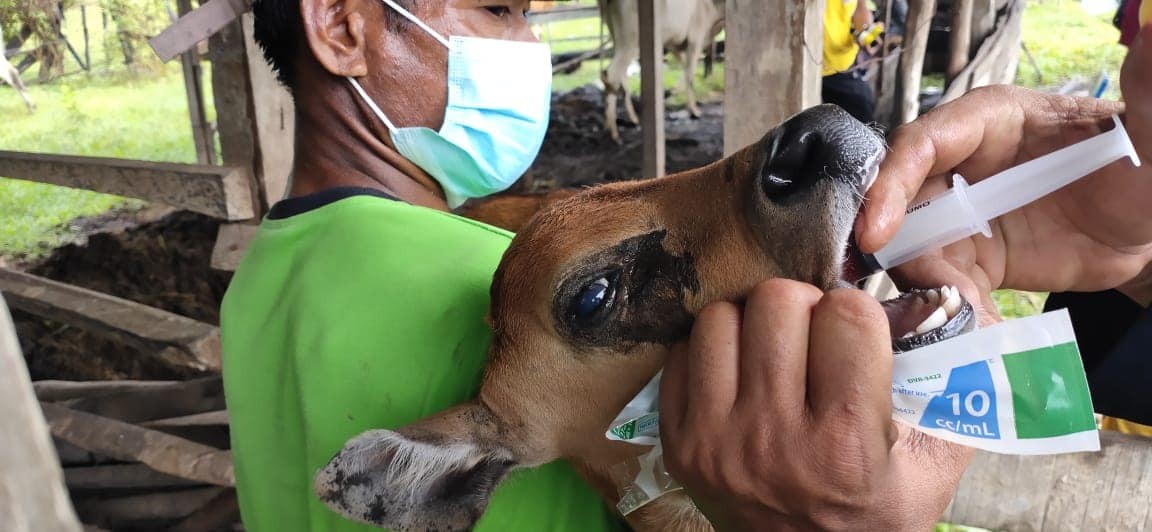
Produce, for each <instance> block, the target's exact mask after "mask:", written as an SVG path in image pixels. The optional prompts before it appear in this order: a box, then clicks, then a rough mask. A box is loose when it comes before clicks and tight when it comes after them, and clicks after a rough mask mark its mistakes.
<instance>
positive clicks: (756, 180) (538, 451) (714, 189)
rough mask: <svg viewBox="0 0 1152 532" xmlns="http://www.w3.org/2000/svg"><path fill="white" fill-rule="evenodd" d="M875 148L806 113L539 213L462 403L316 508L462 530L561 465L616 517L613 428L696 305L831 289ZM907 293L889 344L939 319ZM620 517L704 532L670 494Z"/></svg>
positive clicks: (361, 445) (359, 466) (838, 121)
mask: <svg viewBox="0 0 1152 532" xmlns="http://www.w3.org/2000/svg"><path fill="white" fill-rule="evenodd" d="M883 152H884V144H883V141H882V139H881V137H880V136H879V135H878V134H876V133H875V132H873V131H872V130H870V129H868V128H867V127H865V126H864V125H863V124H861V123H859V122H857V121H855V120H854V119H852V118H851V117H849V116H848V114H847V113H845V112H844V111H842V110H840V109H839V108H837V107H832V106H820V107H816V108H813V109H810V110H808V111H805V112H804V113H801V114H799V115H797V116H795V117H793V118H792V119H790V120H789V121H787V122H786V123H784V124H782V125H781V126H779V127H777V128H775V129H773V130H772V131H770V132H769V133H768V134H767V135H766V136H765V137H764V138H763V139H762V140H760V141H759V142H757V143H755V144H753V145H751V146H748V147H747V148H745V149H744V150H742V151H740V152H738V153H736V154H735V155H733V156H731V157H729V158H727V159H724V160H721V161H718V162H716V163H714V164H711V165H709V166H706V167H704V168H700V169H697V170H692V171H688V172H684V173H681V174H678V175H674V176H671V177H667V178H663V179H657V180H650V181H642V182H628V183H617V184H610V185H603V186H600V187H595V188H592V189H589V190H587V191H585V192H583V193H580V194H578V195H576V196H574V197H572V198H569V199H567V200H564V201H561V202H558V203H556V204H554V205H552V206H551V207H549V208H547V209H546V210H545V211H543V212H541V213H540V214H539V215H537V216H536V217H534V218H533V219H532V220H531V221H530V222H529V223H528V224H527V226H526V227H524V228H523V229H522V230H521V232H520V233H519V234H518V235H517V237H516V238H515V240H513V242H512V245H511V247H510V248H509V250H508V252H507V253H506V255H505V256H504V259H503V261H502V263H501V265H500V268H499V269H498V271H497V272H496V276H495V280H494V283H493V285H492V308H491V319H492V326H493V339H492V343H491V348H490V351H489V357H490V358H489V362H488V367H487V372H486V374H485V376H484V382H483V385H482V388H481V390H480V393H479V396H478V397H477V398H476V399H475V401H473V402H471V403H468V404H464V405H460V406H457V407H454V408H452V409H449V410H447V411H444V412H442V413H440V414H436V415H433V416H431V417H429V418H427V419H424V420H422V421H419V422H417V423H414V424H412V425H409V426H406V427H402V428H399V429H397V430H395V431H391V430H376V431H371V432H367V433H365V434H362V435H360V436H359V437H357V438H355V439H353V440H352V441H350V442H349V443H348V444H347V445H346V446H345V448H344V450H343V451H341V452H340V453H339V455H337V456H336V457H335V458H333V459H332V461H331V462H330V463H329V464H328V466H327V467H325V468H324V470H322V471H321V472H320V473H319V475H318V476H317V479H316V490H317V493H318V495H319V496H320V497H321V499H323V500H324V501H325V502H326V503H327V504H329V505H330V506H331V507H332V508H334V509H336V510H337V511H339V512H341V513H343V514H345V515H347V516H349V517H351V518H353V519H357V520H361V521H366V522H371V523H375V524H379V525H383V526H387V527H389V528H393V529H399V530H426V529H436V530H464V529H468V528H470V527H472V525H473V524H474V523H475V522H476V520H477V519H478V518H479V517H480V515H482V513H483V512H484V509H485V507H486V505H487V503H488V499H489V495H490V494H491V492H492V490H493V489H494V488H495V486H496V485H497V484H498V483H499V482H500V480H501V479H502V478H503V477H504V476H505V475H506V474H507V473H508V472H509V471H511V470H512V469H515V468H521V467H532V466H536V465H540V464H544V463H547V462H550V461H553V460H556V459H561V458H564V459H568V460H570V461H571V462H572V463H574V464H575V465H576V467H577V469H578V470H579V471H580V473H581V474H582V475H583V476H584V477H585V478H586V479H587V480H588V482H590V483H591V484H592V485H593V486H595V487H596V488H597V489H598V490H599V491H600V492H601V494H602V496H603V497H604V499H605V500H606V501H609V502H610V503H611V504H615V503H616V502H617V500H618V498H619V496H620V494H619V493H618V492H617V490H616V488H615V486H614V484H613V482H612V481H611V477H610V469H611V468H612V467H613V466H614V465H615V464H619V463H621V462H624V461H626V460H629V459H631V458H634V457H636V456H637V455H639V454H642V453H643V452H644V451H646V448H644V447H638V446H634V445H630V444H627V443H621V442H614V441H609V440H607V439H606V438H605V437H604V432H605V430H606V428H607V426H608V424H609V423H610V421H611V420H612V419H613V417H614V416H615V415H616V414H617V413H618V412H619V411H620V409H621V408H622V407H623V406H624V404H625V403H627V402H628V401H629V399H631V398H632V397H633V396H634V395H635V394H636V393H637V391H639V390H640V388H641V387H642V386H643V385H644V384H645V383H646V382H647V381H648V380H650V379H651V378H652V377H653V375H655V373H656V372H657V371H658V370H659V368H660V367H661V365H662V364H663V360H664V357H665V355H666V353H667V350H668V348H669V346H670V345H671V344H673V343H675V342H678V341H680V340H683V339H684V338H685V337H686V336H687V334H688V333H689V331H690V327H691V324H692V320H693V316H694V315H695V314H696V313H697V311H698V310H699V309H700V308H701V307H703V306H704V305H705V304H706V303H708V302H711V301H716V300H728V301H740V300H741V299H742V298H743V297H744V296H745V295H746V294H747V293H748V291H749V290H750V289H751V288H752V287H753V286H755V285H756V284H758V283H760V282H761V281H764V280H766V279H769V278H774V277H785V278H790V279H796V280H801V281H805V282H808V283H811V284H814V285H816V286H819V287H823V288H824V289H831V288H834V287H838V286H843V285H844V284H845V280H844V279H843V278H842V277H843V275H844V274H845V271H844V268H843V264H844V257H845V254H846V249H847V248H849V245H848V243H849V241H850V232H851V229H852V224H853V220H854V218H855V215H856V212H857V210H858V209H859V207H860V203H861V198H862V193H863V191H864V190H865V188H866V186H867V185H868V184H869V183H870V180H871V178H873V177H874V176H875V172H876V168H877V165H878V163H879V162H880V160H881V158H882V155H883ZM923 294H925V293H923V292H921V293H919V294H913V295H911V296H905V297H903V298H901V299H899V300H897V301H895V302H893V303H889V304H888V309H887V310H889V318H890V322H891V323H892V324H893V331H894V332H896V333H898V334H895V335H894V337H896V338H901V341H905V342H906V341H910V340H914V339H915V338H918V337H920V335H918V334H916V333H915V332H913V333H911V335H910V336H905V335H904V334H902V333H903V332H905V331H912V330H913V329H914V328H915V327H916V324H917V323H920V322H921V321H923V320H924V319H925V318H926V317H927V316H928V315H929V314H932V313H933V312H934V311H936V309H937V308H938V307H940V306H942V303H941V302H940V300H941V298H940V297H939V293H938V292H935V298H936V299H935V303H932V304H924V303H926V302H929V299H930V298H929V297H927V296H924V295H923ZM953 318H955V319H953ZM961 319H971V313H970V312H969V313H968V316H967V317H966V318H962V317H960V316H957V315H956V313H955V312H954V311H950V312H949V320H948V321H949V323H948V324H946V325H945V327H944V328H949V327H952V326H953V325H954V322H955V321H959V320H961ZM897 324H900V325H897ZM938 331H939V329H934V330H933V331H929V332H928V333H925V334H929V335H931V334H937V333H938ZM666 437H675V435H666ZM628 520H629V522H630V523H631V524H632V526H633V527H634V528H635V529H637V530H707V529H710V525H709V524H708V522H707V521H706V520H705V519H704V518H703V516H702V515H701V514H699V513H698V512H697V511H696V509H695V507H694V505H693V504H692V502H691V501H690V500H689V499H688V498H687V496H685V495H684V494H683V493H682V492H678V493H673V494H670V495H667V496H664V497H662V498H659V499H657V500H656V501H654V502H652V503H650V504H648V505H647V506H644V507H643V508H640V509H639V510H637V511H636V512H634V513H632V514H630V515H629V516H628Z"/></svg>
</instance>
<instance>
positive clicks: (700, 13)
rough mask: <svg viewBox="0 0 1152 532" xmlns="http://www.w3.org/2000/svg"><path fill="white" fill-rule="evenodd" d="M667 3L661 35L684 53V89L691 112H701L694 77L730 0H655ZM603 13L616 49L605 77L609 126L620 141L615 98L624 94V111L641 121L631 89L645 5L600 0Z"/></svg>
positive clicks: (671, 47) (635, 1) (669, 45)
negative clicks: (630, 76) (631, 71)
mask: <svg viewBox="0 0 1152 532" xmlns="http://www.w3.org/2000/svg"><path fill="white" fill-rule="evenodd" d="M656 1H658V2H663V11H662V13H663V17H662V19H661V20H660V21H659V23H660V35H661V36H662V38H663V40H664V49H665V50H668V51H671V52H674V53H676V54H677V55H678V56H679V59H680V63H681V64H683V65H684V90H685V91H686V93H687V97H688V112H689V113H691V114H692V116H693V117H694V118H699V117H700V108H699V106H697V105H696V91H695V89H694V87H693V85H692V80H693V79H694V78H695V75H696V63H697V61H699V59H700V53H701V52H702V51H703V50H704V48H705V47H706V46H708V45H709V44H710V43H711V42H712V41H713V40H714V39H715V38H716V35H717V34H718V33H720V30H721V29H723V27H724V26H723V22H724V3H725V0H656ZM596 3H597V4H598V5H599V7H600V17H601V18H602V19H603V20H604V23H605V25H607V26H608V32H609V34H610V35H611V36H612V42H613V46H614V47H615V52H614V53H613V54H612V61H611V62H610V63H608V68H607V69H605V70H604V72H602V73H601V80H602V81H603V82H604V96H605V100H604V125H605V126H606V127H607V128H608V131H609V133H610V134H611V136H612V140H615V141H617V142H619V140H620V131H619V130H618V129H617V128H616V99H617V97H618V93H621V92H622V93H623V94H624V111H625V112H626V113H627V114H628V120H630V121H631V122H632V123H633V124H636V123H639V121H640V120H639V118H638V117H637V116H636V109H635V108H634V107H633V105H632V98H631V97H630V96H629V94H628V85H627V83H626V81H627V79H628V67H629V65H631V64H632V63H634V62H636V61H637V60H638V59H640V8H639V5H638V0H597V2H596Z"/></svg>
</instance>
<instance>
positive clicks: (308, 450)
mask: <svg viewBox="0 0 1152 532" xmlns="http://www.w3.org/2000/svg"><path fill="white" fill-rule="evenodd" d="M527 7H528V1H527V0H489V1H477V0H437V1H432V0H426V1H421V2H415V1H412V0H257V2H256V3H255V5H254V8H253V9H254V13H255V36H256V40H257V42H258V43H259V44H260V45H261V47H262V48H263V50H264V52H265V56H266V57H267V58H268V60H269V62H270V63H271V64H272V66H273V67H274V68H275V69H276V71H277V74H278V76H279V78H280V80H281V81H282V82H283V83H284V84H285V85H286V86H287V87H288V88H289V90H290V91H291V92H292V94H293V96H294V98H295V102H296V113H297V121H296V130H297V134H296V135H297V136H296V150H295V161H294V166H293V173H292V180H291V185H290V190H289V192H288V198H287V199H285V200H283V201H281V202H279V203H277V204H276V205H275V206H273V208H272V209H271V211H270V212H269V213H268V216H267V218H266V219H265V220H264V221H263V223H262V224H261V227H260V230H259V232H258V234H257V236H256V238H255V239H254V241H253V242H252V244H251V247H250V248H249V250H248V252H247V255H246V256H245V258H244V261H243V262H242V264H241V265H240V267H239V269H238V270H237V271H236V275H235V277H234V278H233V281H232V284H231V286H230V287H229V290H228V293H227V295H226V296H225V299H224V304H223V309H222V318H221V328H222V331H223V332H222V335H223V341H224V383H225V391H226V395H227V399H228V409H229V414H230V416H231V422H232V448H233V453H234V457H235V462H236V479H237V489H238V495H239V499H240V507H241V513H242V517H243V519H244V524H245V526H246V528H247V529H248V530H250V531H254V532H263V531H276V532H287V531H296V530H301V531H343V530H362V529H368V527H366V526H364V525H360V524H357V523H354V522H353V521H350V520H347V519H345V518H343V517H341V516H339V515H337V514H336V513H334V512H332V511H331V510H329V509H328V508H327V507H325V506H324V505H323V504H322V503H321V502H320V501H319V500H318V499H317V498H316V496H314V495H313V492H312V480H313V476H314V475H315V473H316V471H317V470H318V469H320V468H321V467H322V466H323V465H324V464H325V463H326V462H327V461H328V459H330V458H331V457H332V456H333V455H334V454H335V453H336V452H337V451H339V450H340V448H341V447H342V446H343V444H344V443H345V442H346V441H347V440H348V439H349V438H352V437H354V436H355V435H357V434H359V433H361V432H363V431H365V430H368V429H374V428H397V427H400V426H403V425H405V424H408V423H411V422H413V421H416V420H418V419H420V418H422V417H424V416H427V415H429V414H432V413H434V412H436V411H439V410H442V409H444V408H446V407H448V406H451V405H453V404H457V403H461V402H464V401H466V400H468V399H469V398H471V397H472V396H474V394H475V392H476V389H477V388H478V385H479V381H480V375H481V371H482V368H483V365H484V354H485V351H486V349H487V344H488V339H489V334H490V332H489V330H488V327H487V326H486V324H485V322H484V314H485V312H486V311H487V308H488V287H489V284H490V282H491V278H492V272H493V271H495V268H496V266H497V263H498V262H499V260H500V256H501V255H502V253H503V252H504V249H505V247H506V246H507V245H508V242H509V239H510V237H511V235H510V234H509V233H506V232H504V231H501V230H498V229H495V228H493V227H490V226H486V225H483V224H480V223H476V222H473V221H469V220H466V219H463V218H459V217H456V216H453V215H451V214H449V213H448V210H449V209H450V208H451V207H454V206H456V205H458V204H460V203H461V202H462V201H464V200H465V199H467V198H471V197H479V196H483V195H486V194H490V193H492V192H496V191H498V190H501V189H503V188H505V187H506V186H508V185H509V184H511V182H513V181H514V180H515V179H516V178H518V177H519V176H520V175H521V174H522V173H523V172H524V170H525V169H526V168H527V166H528V164H530V163H531V160H532V159H533V158H534V157H535V155H536V152H537V151H538V149H539V146H540V142H541V141H542V139H543V135H544V129H545V128H546V125H547V113H548V102H549V97H550V76H551V69H550V55H549V54H548V51H547V48H546V47H545V46H544V45H541V44H537V43H535V40H536V39H535V37H534V36H533V35H532V33H531V30H530V27H529V25H528V23H527V21H526V19H525V17H524V13H525V11H526V10H527ZM477 37H479V38H480V39H477ZM619 526H620V525H619V521H618V520H617V519H616V517H615V516H614V514H613V513H612V512H611V511H609V510H608V509H607V508H606V507H605V506H604V505H603V504H602V503H601V502H600V500H599V498H598V497H597V496H596V494H595V493H594V492H593V490H592V489H591V488H590V487H588V486H587V485H586V484H585V483H584V482H583V481H582V480H581V479H579V478H578V477H577V476H576V474H575V473H574V472H573V471H572V469H571V467H570V466H569V465H568V464H566V463H553V464H549V465H546V466H543V467H540V468H537V469H534V470H528V471H521V472H517V473H514V474H513V475H512V476H511V477H510V478H509V479H508V480H506V481H505V482H504V483H503V484H502V486H501V487H500V488H499V489H498V490H497V491H496V493H495V495H494V496H493V498H492V500H491V504H490V505H489V507H488V510H487V512H486V513H485V515H484V517H483V519H482V520H481V521H480V522H479V525H478V528H479V529H481V530H498V531H518V530H525V531H542V530H557V531H565V530H571V531H577V530H578V531H593V532H594V531H599V530H611V529H615V528H618V527H619Z"/></svg>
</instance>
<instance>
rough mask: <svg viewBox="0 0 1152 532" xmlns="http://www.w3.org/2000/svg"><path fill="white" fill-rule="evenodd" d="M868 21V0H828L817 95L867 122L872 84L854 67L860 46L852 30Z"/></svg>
mask: <svg viewBox="0 0 1152 532" xmlns="http://www.w3.org/2000/svg"><path fill="white" fill-rule="evenodd" d="M871 25H872V11H870V10H869V9H868V2H867V1H866V0H865V1H858V0H828V3H827V4H825V8H824V58H823V59H824V63H823V68H822V72H821V75H822V76H823V80H822V82H821V91H820V92H821V96H822V98H823V100H824V103H832V104H836V105H838V106H840V107H842V108H844V110H845V111H848V114H850V115H852V116H853V117H855V118H856V119H857V120H859V121H861V122H865V123H867V122H871V121H872V119H873V113H874V111H875V107H876V96H875V94H874V93H873V92H872V87H871V86H869V85H868V83H867V82H866V81H864V79H863V71H860V70H858V69H854V68H853V66H854V65H855V64H856V56H857V54H859V53H860V46H859V45H858V44H856V34H857V33H858V32H859V31H860V30H863V29H865V28H867V27H869V26H871Z"/></svg>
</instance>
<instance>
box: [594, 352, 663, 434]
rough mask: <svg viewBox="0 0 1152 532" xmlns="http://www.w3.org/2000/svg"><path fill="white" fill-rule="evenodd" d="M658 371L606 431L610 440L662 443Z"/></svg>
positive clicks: (660, 372)
mask: <svg viewBox="0 0 1152 532" xmlns="http://www.w3.org/2000/svg"><path fill="white" fill-rule="evenodd" d="M663 374H664V371H663V370H661V371H659V372H657V373H656V376H655V377H652V380H650V381H648V384H646V385H644V389H642V390H640V393H638V394H636V397H633V398H632V400H631V401H628V404H627V405H625V406H624V409H623V410H621V411H620V414H619V415H617V416H616V419H614V420H612V424H611V425H608V432H606V433H604V435H605V436H607V437H608V439H609V440H616V441H626V442H628V443H634V444H636V445H658V444H659V443H660V413H659V410H660V375H663Z"/></svg>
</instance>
